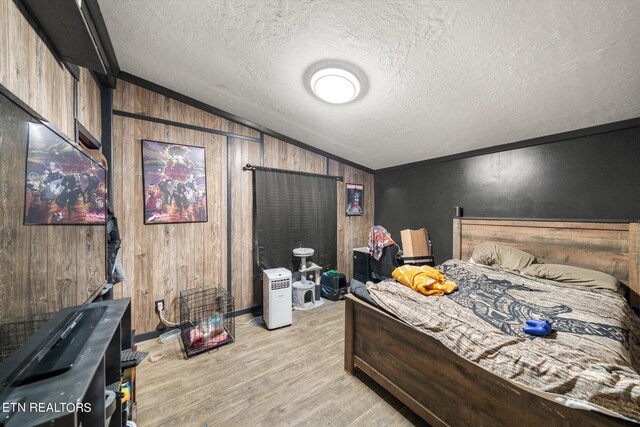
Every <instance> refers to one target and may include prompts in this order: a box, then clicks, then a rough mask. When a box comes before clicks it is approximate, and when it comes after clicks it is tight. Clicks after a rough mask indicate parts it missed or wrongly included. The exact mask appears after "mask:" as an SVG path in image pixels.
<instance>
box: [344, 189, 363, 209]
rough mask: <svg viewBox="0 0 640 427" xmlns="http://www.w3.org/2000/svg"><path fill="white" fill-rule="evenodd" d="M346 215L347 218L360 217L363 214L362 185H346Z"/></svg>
mask: <svg viewBox="0 0 640 427" xmlns="http://www.w3.org/2000/svg"><path fill="white" fill-rule="evenodd" d="M345 188H346V192H347V193H346V196H345V203H346V213H347V216H360V215H362V214H363V211H364V210H363V206H364V185H361V184H346V187H345Z"/></svg>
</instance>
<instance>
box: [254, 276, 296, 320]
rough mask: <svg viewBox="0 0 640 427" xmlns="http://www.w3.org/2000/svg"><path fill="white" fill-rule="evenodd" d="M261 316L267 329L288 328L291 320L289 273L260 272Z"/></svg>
mask: <svg viewBox="0 0 640 427" xmlns="http://www.w3.org/2000/svg"><path fill="white" fill-rule="evenodd" d="M262 277H263V279H262V295H263V297H262V298H263V301H262V303H263V306H264V308H263V315H264V323H265V324H266V325H267V329H276V328H281V327H283V326H288V325H290V324H291V322H292V320H293V316H292V313H291V312H292V309H291V304H292V301H291V298H292V297H291V293H292V292H291V272H290V271H289V270H287V269H286V268H271V269H269V270H264V271H263V272H262Z"/></svg>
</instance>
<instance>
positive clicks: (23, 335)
mask: <svg viewBox="0 0 640 427" xmlns="http://www.w3.org/2000/svg"><path fill="white" fill-rule="evenodd" d="M50 317H51V313H45V314H34V315H32V316H27V317H19V318H15V319H11V322H9V323H3V324H1V325H0V362H2V361H3V360H4V359H6V358H7V357H9V355H10V354H11V353H13V352H14V351H15V350H16V349H17V348H18V347H20V346H21V345H22V344H23V343H24V342H25V341H26V340H27V338H29V337H30V336H31V335H33V334H34V333H35V331H37V330H38V328H39V327H40V325H42V323H44V322H46V321H47V320H49V318H50Z"/></svg>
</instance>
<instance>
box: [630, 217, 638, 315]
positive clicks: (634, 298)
mask: <svg viewBox="0 0 640 427" xmlns="http://www.w3.org/2000/svg"><path fill="white" fill-rule="evenodd" d="M629 290H630V295H629V301H630V303H631V305H633V306H635V307H640V223H638V222H632V223H631V224H629Z"/></svg>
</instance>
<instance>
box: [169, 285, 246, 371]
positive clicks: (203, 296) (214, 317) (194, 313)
mask: <svg viewBox="0 0 640 427" xmlns="http://www.w3.org/2000/svg"><path fill="white" fill-rule="evenodd" d="M233 311H234V305H233V296H232V295H231V294H230V293H229V292H227V291H225V290H224V289H222V288H207V289H202V288H198V289H190V290H188V291H183V292H180V336H181V338H182V343H183V344H184V350H185V353H186V357H187V358H189V357H191V356H194V355H196V354H199V353H203V352H205V351H208V350H211V349H212V348H216V347H220V346H223V345H225V344H230V343H232V342H233V341H234V340H235V336H236V334H235V332H236V331H235V329H236V321H235V318H234V317H233Z"/></svg>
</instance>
